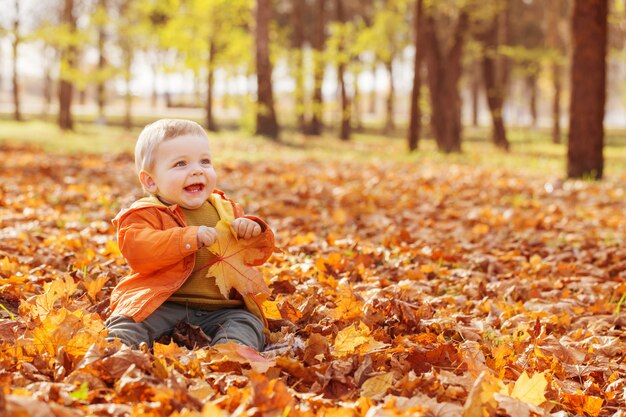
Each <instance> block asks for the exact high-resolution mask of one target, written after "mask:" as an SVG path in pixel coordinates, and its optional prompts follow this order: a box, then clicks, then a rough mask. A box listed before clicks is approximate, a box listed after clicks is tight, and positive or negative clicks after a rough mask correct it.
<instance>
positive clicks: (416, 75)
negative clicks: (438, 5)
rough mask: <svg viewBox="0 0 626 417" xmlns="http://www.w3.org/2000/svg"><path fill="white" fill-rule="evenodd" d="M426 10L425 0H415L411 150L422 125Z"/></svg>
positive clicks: (409, 139)
mask: <svg viewBox="0 0 626 417" xmlns="http://www.w3.org/2000/svg"><path fill="white" fill-rule="evenodd" d="M423 12H424V0H415V14H414V16H413V36H414V42H413V44H414V45H415V57H414V59H413V89H412V90H411V105H410V108H411V110H410V111H411V115H410V118H409V131H408V138H407V141H408V145H409V151H411V152H412V151H414V150H416V149H417V145H418V143H419V140H420V130H421V127H422V120H421V119H422V112H421V109H420V90H421V88H422V77H421V70H422V54H423V42H422V33H421V31H422V20H423V19H422V14H423Z"/></svg>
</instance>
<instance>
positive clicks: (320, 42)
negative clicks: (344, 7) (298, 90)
mask: <svg viewBox="0 0 626 417" xmlns="http://www.w3.org/2000/svg"><path fill="white" fill-rule="evenodd" d="M315 4H316V6H317V13H316V14H315V24H314V26H315V31H314V35H313V78H314V80H313V100H312V107H313V108H312V109H311V121H310V122H309V128H308V133H309V134H311V135H321V134H322V129H323V127H324V124H323V122H322V117H323V109H324V101H323V97H322V83H323V82H324V57H323V53H324V42H325V40H326V37H325V36H324V30H325V27H326V22H325V18H324V17H325V16H324V13H325V8H326V1H325V0H316V3H315Z"/></svg>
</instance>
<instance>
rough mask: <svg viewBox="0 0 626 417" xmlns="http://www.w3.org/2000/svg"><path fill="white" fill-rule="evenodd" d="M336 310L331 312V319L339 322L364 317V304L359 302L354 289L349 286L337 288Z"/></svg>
mask: <svg viewBox="0 0 626 417" xmlns="http://www.w3.org/2000/svg"><path fill="white" fill-rule="evenodd" d="M335 304H336V305H337V307H336V308H334V309H333V311H332V312H331V317H332V318H335V319H338V320H340V319H341V320H352V319H355V318H357V317H361V316H363V302H361V301H359V300H358V299H357V298H356V297H355V295H354V293H353V292H352V289H351V288H350V287H349V286H347V285H341V286H339V287H337V291H336V301H335Z"/></svg>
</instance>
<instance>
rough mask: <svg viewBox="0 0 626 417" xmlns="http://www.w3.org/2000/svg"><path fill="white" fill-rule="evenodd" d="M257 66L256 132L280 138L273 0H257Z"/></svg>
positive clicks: (272, 137)
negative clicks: (274, 75) (272, 52)
mask: <svg viewBox="0 0 626 417" xmlns="http://www.w3.org/2000/svg"><path fill="white" fill-rule="evenodd" d="M256 5H257V10H256V13H257V16H256V22H257V26H256V68H257V109H256V134H257V135H262V136H266V137H269V138H271V139H278V123H277V121H276V113H275V111H274V96H273V93H272V64H271V62H270V45H269V43H270V36H269V30H270V20H271V12H272V11H271V7H272V2H271V0H257V2H256Z"/></svg>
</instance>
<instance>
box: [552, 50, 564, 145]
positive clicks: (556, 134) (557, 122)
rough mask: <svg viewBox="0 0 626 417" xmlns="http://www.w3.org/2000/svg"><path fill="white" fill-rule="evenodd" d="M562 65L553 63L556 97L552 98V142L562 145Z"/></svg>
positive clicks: (553, 83) (553, 84) (553, 82)
mask: <svg viewBox="0 0 626 417" xmlns="http://www.w3.org/2000/svg"><path fill="white" fill-rule="evenodd" d="M561 73H562V68H561V64H559V63H558V62H553V63H552V86H553V88H554V97H553V98H552V142H553V143H555V144H558V143H561V89H562V87H561V84H562V83H561V78H562V75H561Z"/></svg>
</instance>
